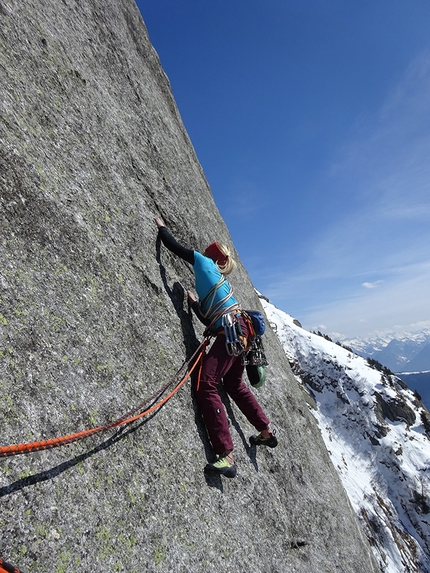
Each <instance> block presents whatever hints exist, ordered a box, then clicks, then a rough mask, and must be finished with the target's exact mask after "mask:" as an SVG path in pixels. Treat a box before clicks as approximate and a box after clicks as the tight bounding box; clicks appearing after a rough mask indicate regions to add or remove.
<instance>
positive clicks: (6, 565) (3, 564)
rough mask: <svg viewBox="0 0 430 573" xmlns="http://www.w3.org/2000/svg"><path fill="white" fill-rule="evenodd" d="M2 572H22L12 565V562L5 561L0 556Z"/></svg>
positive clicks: (0, 572)
mask: <svg viewBox="0 0 430 573" xmlns="http://www.w3.org/2000/svg"><path fill="white" fill-rule="evenodd" d="M0 573H20V571H19V569H17V568H16V567H14V566H13V565H10V563H6V561H3V559H2V558H1V557H0Z"/></svg>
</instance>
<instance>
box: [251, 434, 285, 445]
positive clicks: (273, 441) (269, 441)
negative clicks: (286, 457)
mask: <svg viewBox="0 0 430 573" xmlns="http://www.w3.org/2000/svg"><path fill="white" fill-rule="evenodd" d="M249 443H250V444H251V446H267V447H268V448H276V446H277V445H278V438H277V437H276V436H275V434H270V436H269V437H268V438H263V437H262V435H261V434H258V436H251V437H250V438H249Z"/></svg>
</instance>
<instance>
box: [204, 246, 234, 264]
mask: <svg viewBox="0 0 430 573" xmlns="http://www.w3.org/2000/svg"><path fill="white" fill-rule="evenodd" d="M203 254H204V255H205V257H209V258H210V259H212V260H213V261H214V262H215V263H219V264H220V265H221V266H224V265H225V264H226V262H227V259H228V257H227V255H225V254H224V253H223V252H222V251H221V249H220V246H219V243H218V242H217V241H215V242H214V243H211V244H210V245H209V246H208V247H206V249H205V252H204V253H203Z"/></svg>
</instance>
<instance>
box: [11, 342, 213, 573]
mask: <svg viewBox="0 0 430 573" xmlns="http://www.w3.org/2000/svg"><path fill="white" fill-rule="evenodd" d="M207 344H208V340H207V339H205V340H204V341H203V342H202V343H201V344H200V346H199V347H198V348H197V350H196V351H195V352H194V354H193V355H192V356H191V358H190V359H189V360H186V361H185V362H184V363H183V364H182V366H181V367H180V368H179V370H178V371H177V372H176V374H175V375H174V376H173V377H172V378H171V379H170V380H169V382H167V384H165V385H164V386H163V387H162V388H161V389H160V390H158V391H157V392H155V393H154V394H153V395H152V396H150V397H149V398H147V399H146V400H145V401H144V402H142V404H140V405H139V406H138V407H137V408H134V410H131V411H130V412H128V413H127V414H124V415H123V416H121V418H118V419H117V420H115V421H114V422H111V423H110V424H105V425H103V426H98V427H96V428H89V429H87V430H83V431H81V432H76V433H75V434H70V435H68V436H61V437H59V438H52V439H49V440H43V441H40V442H31V443H26V444H14V445H11V446H2V447H0V457H8V456H17V455H19V454H29V453H31V452H36V451H39V450H47V449H51V448H57V447H59V446H63V445H65V444H71V443H73V442H77V441H78V440H82V439H84V438H87V437H89V436H92V435H94V434H98V433H101V432H106V431H107V430H112V429H114V428H118V427H120V426H126V425H129V424H131V423H132V422H135V421H136V420H139V419H140V418H143V417H144V416H147V415H148V414H151V413H152V412H154V411H155V410H157V409H158V408H160V407H161V406H163V404H165V403H166V402H167V401H168V400H170V398H171V397H172V396H173V395H174V394H176V392H177V391H178V390H179V389H180V388H181V387H182V386H183V385H184V384H185V382H186V381H187V380H188V378H189V377H190V376H191V374H192V372H193V371H194V369H195V368H196V367H197V365H198V364H200V363H201V361H202V359H203V355H204V353H205V352H206V346H207ZM193 361H194V362H193ZM190 364H192V366H191V367H190ZM178 379H179V382H178V381H177V380H178ZM174 383H176V386H175V387H174V388H173V389H172V390H171V391H170V392H169V393H168V394H167V395H166V396H164V398H161V396H162V395H163V394H164V393H165V392H166V391H167V389H168V388H169V387H170V386H172V385H173V384H174ZM156 400H158V401H156ZM154 401H156V402H155V403H153V404H152V406H150V407H149V408H147V409H146V410H144V408H146V407H147V406H148V404H150V403H151V402H154ZM142 410H143V411H142ZM0 566H1V562H0ZM0 573H2V571H1V569H0Z"/></svg>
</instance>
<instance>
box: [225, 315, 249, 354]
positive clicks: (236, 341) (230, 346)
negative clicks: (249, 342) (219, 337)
mask: <svg viewBox="0 0 430 573" xmlns="http://www.w3.org/2000/svg"><path fill="white" fill-rule="evenodd" d="M222 326H223V328H224V334H225V347H226V350H227V354H229V355H230V356H239V355H240V354H242V353H243V351H244V350H245V345H244V343H243V334H242V328H241V326H240V323H239V322H238V321H237V318H236V316H235V314H234V313H232V312H229V313H227V314H224V315H223V316H222ZM240 337H242V340H241V339H240Z"/></svg>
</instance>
